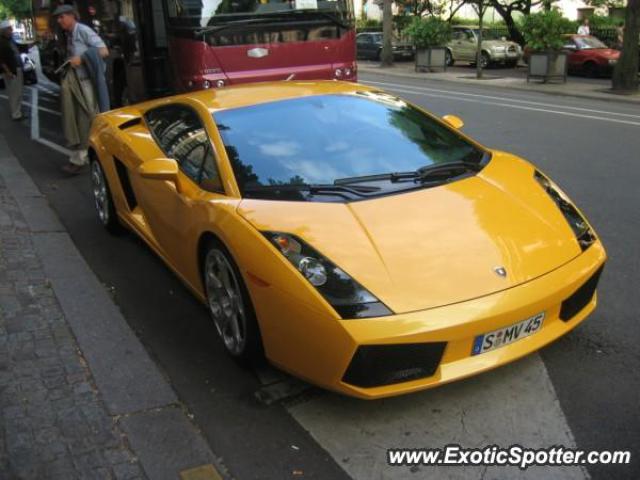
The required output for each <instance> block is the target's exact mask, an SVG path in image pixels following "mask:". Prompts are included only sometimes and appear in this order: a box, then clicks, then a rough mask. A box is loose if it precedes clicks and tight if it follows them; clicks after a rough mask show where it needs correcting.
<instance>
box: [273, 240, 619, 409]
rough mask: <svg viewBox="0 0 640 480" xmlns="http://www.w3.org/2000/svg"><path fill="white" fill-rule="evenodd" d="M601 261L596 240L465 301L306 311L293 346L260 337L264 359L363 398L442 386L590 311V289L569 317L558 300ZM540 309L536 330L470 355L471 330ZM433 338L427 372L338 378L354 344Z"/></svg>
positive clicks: (503, 359)
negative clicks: (521, 280)
mask: <svg viewBox="0 0 640 480" xmlns="http://www.w3.org/2000/svg"><path fill="white" fill-rule="evenodd" d="M605 260H606V253H605V251H604V248H603V246H602V244H601V243H600V242H599V241H596V242H595V243H594V244H593V245H591V247H589V248H588V249H587V250H586V251H585V252H584V253H582V254H581V255H579V256H578V257H576V258H575V259H573V260H572V261H571V262H569V263H567V264H565V265H563V266H561V267H559V268H557V269H556V270H554V271H552V272H550V273H547V274H546V275H543V276H541V277H538V278H537V279H534V280H532V281H530V282H527V283H525V284H522V285H519V286H516V287H513V288H510V289H507V290H504V291H501V292H497V293H494V294H491V295H487V296H485V297H481V298H477V299H474V300H469V301H466V302H461V303H457V304H452V305H448V306H444V307H438V308H433V309H429V310H423V311H417V312H411V313H405V314H397V315H394V316H392V317H384V318H369V319H361V320H337V321H336V320H335V319H329V318H324V319H321V318H318V316H317V315H316V314H315V313H312V312H310V311H308V312H307V314H308V315H309V317H307V318H306V319H305V320H307V321H308V324H307V325H306V326H307V327H308V330H307V329H305V330H306V334H305V333H304V330H300V331H299V332H298V331H296V328H293V331H292V332H289V335H293V336H294V337H297V338H296V340H297V341H296V344H295V345H291V342H289V344H288V345H286V346H285V345H284V344H281V347H280V348H275V349H274V348H273V346H274V345H273V344H271V345H270V344H269V343H270V342H269V341H265V347H266V352H267V357H268V358H269V359H270V360H271V361H272V362H273V363H274V364H275V365H277V366H278V367H280V368H282V369H283V370H286V371H288V372H290V373H292V374H294V375H296V376H299V377H301V378H304V379H306V380H308V381H310V382H311V383H314V384H317V385H320V386H322V387H324V388H327V389H331V390H335V391H337V392H340V393H343V394H347V395H351V396H355V397H359V398H363V399H375V398H383V397H388V396H393V395H399V394H404V393H410V392H415V391H418V390H423V389H426V388H431V387H435V386H438V385H442V384H445V383H448V382H451V381H455V380H459V379H462V378H465V377H468V376H471V375H475V374H478V373H481V372H484V371H487V370H490V369H492V368H496V367H498V366H500V365H504V364H506V363H509V362H511V361H513V360H516V359H518V358H520V357H522V356H524V355H527V354H529V353H532V352H535V351H536V350H538V349H540V348H541V347H543V346H545V345H546V344H548V343H550V342H552V341H553V340H555V339H557V338H558V337H561V336H562V335H564V334H565V333H567V332H568V331H570V330H571V329H573V328H574V327H575V326H576V325H578V324H579V323H580V322H582V321H583V320H584V319H585V318H586V317H587V315H589V313H591V312H592V311H593V310H594V308H595V306H596V295H595V294H593V296H592V297H591V298H589V299H587V300H586V301H585V306H584V307H583V308H581V309H580V310H579V312H578V313H576V314H575V315H574V316H573V317H572V318H570V319H569V320H567V321H565V320H562V319H561V318H560V311H561V305H562V303H563V302H564V301H565V300H566V299H568V298H569V297H571V296H572V294H574V293H575V292H576V291H578V290H579V289H580V287H581V286H582V285H584V284H585V283H586V282H587V280H588V279H590V278H591V277H592V276H593V275H594V274H595V273H596V272H597V271H598V269H600V267H602V265H603V264H604V262H605ZM271 299H272V300H273V296H271ZM294 310H295V308H294ZM289 311H292V310H289ZM542 311H544V312H546V317H545V320H544V323H543V327H542V328H541V329H540V330H539V331H538V332H536V333H535V334H533V335H531V336H529V337H526V338H522V339H520V340H518V341H516V342H514V343H511V344H509V345H507V346H503V347H501V348H498V349H496V350H492V351H489V352H486V353H483V354H480V355H473V356H472V355H471V351H472V348H473V341H474V338H475V337H476V336H478V335H481V334H483V333H487V332H490V331H493V330H496V329H498V328H501V327H505V326H509V325H511V324H514V323H517V322H519V321H521V320H524V319H526V318H528V317H531V316H533V315H536V314H538V313H540V312H542ZM265 340H267V339H265ZM437 342H446V346H445V347H444V351H443V353H442V356H441V360H440V362H439V364H438V365H437V367H435V369H434V372H433V374H432V375H430V376H428V377H423V378H418V379H415V380H410V381H401V382H400V383H394V384H390V385H383V386H373V387H368V388H363V387H359V386H356V385H352V384H350V383H348V382H347V381H345V380H344V378H345V374H346V372H347V371H348V369H349V366H350V364H351V362H352V359H353V358H354V355H356V353H357V351H358V347H360V346H372V345H402V344H421V343H430V344H434V343H437ZM276 343H277V342H276ZM346 378H348V376H347V377H346Z"/></svg>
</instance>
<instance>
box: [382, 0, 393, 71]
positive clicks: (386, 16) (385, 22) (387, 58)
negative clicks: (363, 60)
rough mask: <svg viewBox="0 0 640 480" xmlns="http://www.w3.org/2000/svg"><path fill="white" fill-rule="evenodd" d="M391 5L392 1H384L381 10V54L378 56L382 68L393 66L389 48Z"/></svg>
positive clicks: (391, 21) (391, 27)
mask: <svg viewBox="0 0 640 480" xmlns="http://www.w3.org/2000/svg"><path fill="white" fill-rule="evenodd" d="M392 3H393V1H392V0H384V6H383V9H382V54H381V55H380V60H381V65H382V66H383V67H390V66H392V65H393V50H392V48H391V37H392V35H393V14H392V12H391V4H392Z"/></svg>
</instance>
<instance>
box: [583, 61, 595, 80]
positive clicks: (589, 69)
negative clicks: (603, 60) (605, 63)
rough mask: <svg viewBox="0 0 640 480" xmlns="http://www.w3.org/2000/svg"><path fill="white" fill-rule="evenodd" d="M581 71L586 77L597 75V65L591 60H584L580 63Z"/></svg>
mask: <svg viewBox="0 0 640 480" xmlns="http://www.w3.org/2000/svg"><path fill="white" fill-rule="evenodd" d="M582 73H584V76H585V77H587V78H595V77H597V76H598V66H597V65H596V64H595V63H593V62H586V63H585V64H584V65H582Z"/></svg>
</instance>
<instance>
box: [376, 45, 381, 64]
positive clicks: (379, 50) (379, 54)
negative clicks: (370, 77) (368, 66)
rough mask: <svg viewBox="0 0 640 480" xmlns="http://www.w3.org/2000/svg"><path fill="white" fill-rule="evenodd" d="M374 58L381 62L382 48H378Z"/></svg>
mask: <svg viewBox="0 0 640 480" xmlns="http://www.w3.org/2000/svg"><path fill="white" fill-rule="evenodd" d="M374 60H375V61H376V62H379V61H380V60H382V48H379V49H378V51H377V52H376V54H375V57H374Z"/></svg>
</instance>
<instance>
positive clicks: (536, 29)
mask: <svg viewBox="0 0 640 480" xmlns="http://www.w3.org/2000/svg"><path fill="white" fill-rule="evenodd" d="M567 22H568V20H567V19H566V18H564V17H563V16H562V14H561V13H560V11H558V10H556V9H551V10H549V11H541V12H537V13H532V14H531V15H528V16H527V17H525V18H524V20H523V22H522V34H523V35H524V38H525V40H526V42H527V44H528V45H529V46H530V47H531V49H532V50H534V51H537V52H545V51H557V50H560V49H561V48H562V45H563V43H564V42H563V39H562V34H563V33H566V32H567V30H566V29H567Z"/></svg>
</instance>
